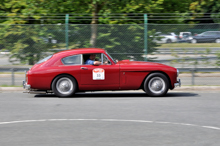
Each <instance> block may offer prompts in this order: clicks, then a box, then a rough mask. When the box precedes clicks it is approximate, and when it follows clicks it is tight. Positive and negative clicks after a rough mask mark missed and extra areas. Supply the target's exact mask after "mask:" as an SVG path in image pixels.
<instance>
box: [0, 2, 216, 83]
mask: <svg viewBox="0 0 220 146" xmlns="http://www.w3.org/2000/svg"><path fill="white" fill-rule="evenodd" d="M219 2H220V1H219V0H217V1H212V0H207V1H202V2H201V1H199V0H183V1H181V2H179V1H172V0H154V1H153V0H140V1H138V2H135V1H133V0H125V1H122V2H119V1H115V0H111V1H108V0H107V1H106V0H105V1H104V0H92V1H87V0H86V1H85V0H84V1H81V0H79V1H77V2H76V1H72V0H66V1H65V2H63V1H59V0H58V1H55V0H50V1H49V0H45V1H37V0H29V1H26V0H20V1H19V2H18V1H16V0H10V1H9V0H3V1H2V2H0V18H1V19H0V86H21V82H22V80H23V79H24V71H25V70H28V69H29V68H30V67H31V66H32V65H34V64H35V63H36V62H37V61H39V60H40V59H42V58H44V57H47V56H48V55H51V54H53V53H55V52H59V51H63V50H69V49H75V48H88V47H96V48H104V49H106V50H107V52H108V53H109V54H110V55H111V56H112V57H113V58H114V59H117V60H123V59H129V60H131V61H151V62H159V63H163V64H167V65H171V66H174V67H176V68H178V69H179V70H180V72H181V78H182V82H183V85H206V86H207V85H208V86H213V85H215V86H219V85H220V83H219V81H220V13H219V11H218V10H219V9H218V7H220V6H218V5H217V4H218V3H219Z"/></svg>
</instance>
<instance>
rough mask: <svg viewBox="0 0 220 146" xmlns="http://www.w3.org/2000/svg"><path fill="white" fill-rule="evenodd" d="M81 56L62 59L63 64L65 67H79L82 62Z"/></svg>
mask: <svg viewBox="0 0 220 146" xmlns="http://www.w3.org/2000/svg"><path fill="white" fill-rule="evenodd" d="M81 56H82V55H81V54H80V55H73V56H68V57H65V58H63V59H62V62H63V64H65V65H79V64H81V61H82V57H81Z"/></svg>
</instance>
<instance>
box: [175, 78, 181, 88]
mask: <svg viewBox="0 0 220 146" xmlns="http://www.w3.org/2000/svg"><path fill="white" fill-rule="evenodd" d="M174 86H175V87H178V86H179V87H181V80H180V79H178V81H177V82H176V83H174Z"/></svg>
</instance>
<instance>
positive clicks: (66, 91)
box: [52, 75, 77, 97]
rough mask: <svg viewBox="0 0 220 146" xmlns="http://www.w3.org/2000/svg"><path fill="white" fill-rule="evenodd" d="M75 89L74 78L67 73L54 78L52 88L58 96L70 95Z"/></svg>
mask: <svg viewBox="0 0 220 146" xmlns="http://www.w3.org/2000/svg"><path fill="white" fill-rule="evenodd" d="M76 89H77V83H76V80H75V79H74V78H73V77H72V76H69V75H61V76H58V77H56V78H55V79H54V81H53V83H52V90H53V92H54V93H55V95H57V96H59V97H68V96H72V95H73V94H74V93H75V92H76Z"/></svg>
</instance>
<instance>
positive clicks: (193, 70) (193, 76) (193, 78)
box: [190, 68, 196, 85]
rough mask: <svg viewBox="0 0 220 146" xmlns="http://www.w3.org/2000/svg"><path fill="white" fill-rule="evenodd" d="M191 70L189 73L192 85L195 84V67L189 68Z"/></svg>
mask: <svg viewBox="0 0 220 146" xmlns="http://www.w3.org/2000/svg"><path fill="white" fill-rule="evenodd" d="M190 71H191V74H192V85H195V72H196V69H195V68H193V69H190Z"/></svg>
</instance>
